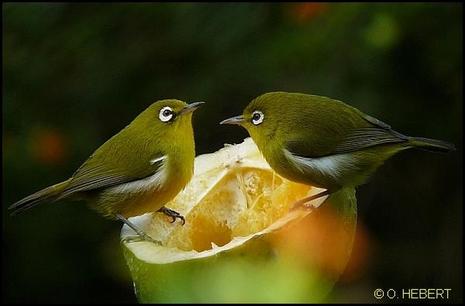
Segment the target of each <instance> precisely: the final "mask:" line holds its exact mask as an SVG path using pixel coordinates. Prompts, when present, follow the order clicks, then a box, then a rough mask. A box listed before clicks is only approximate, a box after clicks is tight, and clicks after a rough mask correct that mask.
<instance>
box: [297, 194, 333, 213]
mask: <svg viewBox="0 0 465 306" xmlns="http://www.w3.org/2000/svg"><path fill="white" fill-rule="evenodd" d="M329 194H330V192H329V191H328V190H325V191H322V192H319V193H317V194H314V195H311V196H308V197H306V198H303V199H300V200H298V201H297V202H295V203H294V204H293V205H292V208H291V209H296V208H298V207H299V206H306V205H305V204H307V203H309V202H311V201H313V200H316V199H318V198H321V197H324V196H326V195H329Z"/></svg>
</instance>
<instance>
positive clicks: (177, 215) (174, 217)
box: [158, 207, 186, 225]
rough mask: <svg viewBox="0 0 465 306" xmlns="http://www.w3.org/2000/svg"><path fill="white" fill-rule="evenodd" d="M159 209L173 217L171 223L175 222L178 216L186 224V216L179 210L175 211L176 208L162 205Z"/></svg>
mask: <svg viewBox="0 0 465 306" xmlns="http://www.w3.org/2000/svg"><path fill="white" fill-rule="evenodd" d="M158 211H159V212H161V213H164V214H165V215H167V216H169V217H171V218H172V220H171V221H170V222H171V223H174V222H175V221H176V219H177V218H178V219H180V220H181V224H182V225H184V224H185V223H186V220H185V219H184V216H182V215H181V214H180V213H178V212H177V211H174V210H172V209H169V208H166V207H162V208H160V209H159V210H158Z"/></svg>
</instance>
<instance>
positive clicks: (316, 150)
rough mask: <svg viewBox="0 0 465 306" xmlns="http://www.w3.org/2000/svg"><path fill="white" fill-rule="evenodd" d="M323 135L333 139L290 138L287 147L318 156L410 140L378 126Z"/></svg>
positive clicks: (313, 156)
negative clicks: (317, 141) (315, 140)
mask: <svg viewBox="0 0 465 306" xmlns="http://www.w3.org/2000/svg"><path fill="white" fill-rule="evenodd" d="M321 137H327V138H332V141H327V142H325V141H320V143H318V145H316V143H315V142H314V141H313V142H311V141H309V140H307V139H299V140H297V141H296V140H289V141H288V142H287V143H286V149H287V150H288V151H289V152H291V153H292V154H294V155H297V156H301V157H310V158H316V157H324V156H330V155H335V154H344V153H350V152H355V151H359V150H362V149H366V148H370V147H374V146H377V145H382V144H389V143H401V142H405V141H408V137H407V136H404V135H402V134H400V133H398V132H396V131H394V130H392V129H390V128H381V127H377V126H372V127H362V128H357V129H352V130H350V131H347V133H346V134H345V135H341V134H334V135H331V134H330V133H326V134H325V135H324V136H321Z"/></svg>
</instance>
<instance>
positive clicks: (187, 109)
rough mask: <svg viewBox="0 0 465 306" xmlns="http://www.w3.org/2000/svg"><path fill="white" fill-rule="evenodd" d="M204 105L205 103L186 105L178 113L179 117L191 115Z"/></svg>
mask: <svg viewBox="0 0 465 306" xmlns="http://www.w3.org/2000/svg"><path fill="white" fill-rule="evenodd" d="M204 103H205V102H194V103H191V104H188V105H187V106H186V107H184V108H183V109H182V110H181V111H180V112H179V115H183V114H188V113H192V112H193V111H195V110H196V109H197V108H199V106H200V105H202V104H204Z"/></svg>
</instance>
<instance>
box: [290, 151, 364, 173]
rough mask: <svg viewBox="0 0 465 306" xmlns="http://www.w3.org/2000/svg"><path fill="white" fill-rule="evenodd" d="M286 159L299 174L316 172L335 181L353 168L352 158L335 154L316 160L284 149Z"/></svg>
mask: <svg viewBox="0 0 465 306" xmlns="http://www.w3.org/2000/svg"><path fill="white" fill-rule="evenodd" d="M284 155H285V156H286V158H287V159H288V160H289V161H290V162H291V163H292V164H293V165H294V166H295V167H296V168H297V169H298V170H299V171H301V172H306V171H308V170H310V171H318V172H320V173H321V174H323V175H328V176H331V177H333V178H335V179H337V178H338V177H340V176H341V175H342V174H343V173H344V172H345V171H346V170H348V169H351V168H353V167H354V166H355V165H354V164H353V158H352V157H351V156H350V155H349V154H336V155H331V156H324V157H318V158H310V157H302V156H298V155H295V154H293V153H292V152H290V151H288V150H286V149H284Z"/></svg>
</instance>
